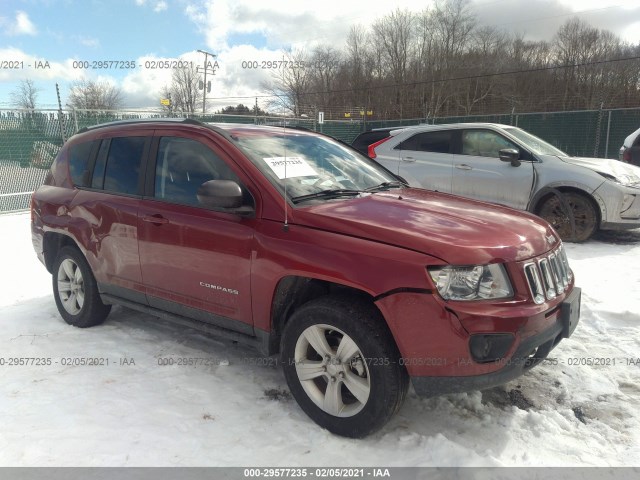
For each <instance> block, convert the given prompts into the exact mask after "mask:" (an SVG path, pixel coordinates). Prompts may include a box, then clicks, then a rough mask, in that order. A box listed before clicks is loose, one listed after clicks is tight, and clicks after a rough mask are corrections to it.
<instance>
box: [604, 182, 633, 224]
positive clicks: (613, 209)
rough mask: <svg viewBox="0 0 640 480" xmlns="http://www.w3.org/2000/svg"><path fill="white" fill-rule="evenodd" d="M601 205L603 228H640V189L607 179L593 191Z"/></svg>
mask: <svg viewBox="0 0 640 480" xmlns="http://www.w3.org/2000/svg"><path fill="white" fill-rule="evenodd" d="M593 195H594V197H595V198H596V200H597V201H598V204H599V205H600V211H601V214H602V219H601V222H600V228H601V229H603V230H626V229H633V228H640V189H637V188H631V187H625V186H622V185H618V184H616V183H614V182H611V181H606V182H604V183H603V184H602V185H600V187H598V188H597V189H596V190H595V191H594V192H593Z"/></svg>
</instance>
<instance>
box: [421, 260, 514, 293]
mask: <svg viewBox="0 0 640 480" xmlns="http://www.w3.org/2000/svg"><path fill="white" fill-rule="evenodd" d="M428 271H429V275H431V278H432V279H433V283H435V284H436V288H437V289H438V292H439V293H440V296H442V298H444V299H445V300H486V299H490V298H508V297H511V296H513V289H512V288H511V283H509V278H508V277H507V272H506V271H505V269H504V267H503V266H502V265H500V264H498V263H494V264H492V265H476V266H469V267H456V266H452V265H447V266H446V267H429V268H428Z"/></svg>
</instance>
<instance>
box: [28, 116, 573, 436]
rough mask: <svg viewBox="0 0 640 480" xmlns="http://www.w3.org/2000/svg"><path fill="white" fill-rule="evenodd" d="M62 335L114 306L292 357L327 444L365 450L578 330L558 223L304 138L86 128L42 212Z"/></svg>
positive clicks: (41, 198)
mask: <svg viewBox="0 0 640 480" xmlns="http://www.w3.org/2000/svg"><path fill="white" fill-rule="evenodd" d="M32 233H33V245H34V247H35V250H36V252H37V255H38V257H39V259H40V260H41V261H42V262H43V263H44V265H46V267H47V269H48V270H49V272H51V274H52V277H53V292H54V298H55V301H56V304H57V307H58V310H59V311H60V314H61V315H62V317H63V318H64V320H65V321H66V322H67V323H69V324H71V325H75V326H77V327H90V326H93V325H97V324H99V323H101V322H102V321H103V320H104V319H105V317H106V316H107V315H108V314H109V310H110V309H111V305H112V304H120V305H124V306H126V307H129V308H132V309H136V310H139V311H141V312H146V313H150V314H152V315H154V316H156V317H161V318H164V319H168V320H171V321H174V322H177V323H180V324H182V325H185V326H188V327H192V328H196V329H198V330H200V331H203V332H206V333H212V334H216V335H221V336H224V337H227V338H231V339H233V340H236V341H242V342H245V343H247V344H250V345H253V346H255V347H256V348H257V349H258V350H259V351H260V352H262V353H264V354H265V355H275V354H277V353H279V354H280V356H281V357H280V358H281V363H282V365H283V369H284V373H285V377H286V379H287V382H288V385H289V387H290V389H291V393H292V394H293V396H294V397H295V399H296V400H297V401H298V403H299V404H300V406H301V408H302V409H303V410H304V411H305V412H306V413H307V414H308V415H309V417H311V418H312V419H313V420H314V421H316V422H317V423H318V424H319V425H321V426H322V427H325V428H327V429H328V430H330V431H331V432H334V433H336V434H339V435H344V436H350V437H363V436H365V435H367V434H369V433H371V432H373V431H375V430H377V429H379V428H381V427H382V426H383V425H384V424H385V423H386V422H387V421H388V420H389V418H390V417H391V416H392V415H393V414H394V413H395V412H396V411H397V410H398V409H399V408H400V406H401V404H402V401H403V399H404V397H405V394H406V392H407V389H408V387H409V381H411V383H412V384H413V387H414V389H415V390H416V392H417V393H418V394H420V395H424V396H433V395H439V394H442V393H450V392H462V391H466V390H475V389H483V388H487V387H491V386H494V385H497V384H501V383H504V382H506V381H508V380H511V379H513V378H515V377H517V376H518V375H521V374H522V373H523V372H525V371H527V370H528V369H529V368H531V367H532V366H534V365H536V364H537V363H539V362H541V361H542V360H543V359H544V358H545V357H546V356H547V354H548V353H549V351H550V350H551V349H552V348H553V347H555V346H556V345H557V343H558V342H559V341H560V340H561V339H562V338H566V337H568V336H569V335H571V333H572V332H573V330H574V328H575V327H576V324H577V323H578V318H579V312H580V289H579V288H575V287H574V280H573V274H572V272H571V270H570V268H569V265H568V262H567V257H566V255H565V251H564V248H563V246H562V242H561V241H560V239H559V238H558V236H557V234H556V233H555V232H554V231H553V229H552V228H551V227H550V226H549V224H548V223H546V222H545V221H544V220H541V219H540V218H538V217H536V216H533V215H530V214H528V213H524V212H518V211H515V210H512V209H509V208H506V207H501V206H497V205H493V204H488V203H483V202H478V201H473V200H467V199H464V198H461V197H456V196H453V195H448V194H442V193H437V192H429V191H426V190H420V189H414V188H408V187H407V186H406V185H405V184H403V183H402V182H401V181H400V180H399V179H398V178H397V177H396V176H394V175H393V174H392V173H390V172H389V171H388V170H386V169H385V168H384V167H382V166H380V165H378V164H377V163H376V162H374V161H373V160H371V159H369V158H367V157H366V156H364V155H362V154H360V153H359V152H357V151H356V150H354V149H352V148H351V147H349V146H347V145H345V144H343V143H340V142H338V141H336V140H333V139H332V138H329V137H327V136H324V135H320V134H317V133H314V132H311V131H306V130H304V129H296V128H287V127H263V126H262V127H261V126H253V125H238V124H235V125H207V124H203V123H200V122H197V121H194V120H188V119H187V120H155V121H151V120H150V121H140V120H137V121H122V122H114V123H110V124H105V125H99V126H96V127H91V128H88V129H83V130H81V131H80V132H79V133H78V134H77V135H75V136H74V137H72V138H71V139H70V140H69V141H68V142H67V143H66V144H65V145H64V147H63V148H62V150H61V151H60V154H59V155H58V156H57V158H56V160H55V162H54V163H53V166H52V167H51V171H50V172H49V174H48V176H47V179H46V180H45V182H44V185H43V186H41V187H40V188H39V189H38V190H37V191H36V192H35V193H34V195H33V199H32Z"/></svg>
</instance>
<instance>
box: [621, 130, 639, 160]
mask: <svg viewBox="0 0 640 480" xmlns="http://www.w3.org/2000/svg"><path fill="white" fill-rule="evenodd" d="M618 158H619V159H620V160H622V161H623V162H627V163H631V164H633V165H640V128H639V129H638V130H636V131H635V132H633V133H632V134H631V135H629V136H628V137H627V138H625V139H624V143H623V144H622V146H621V147H620V153H619V154H618Z"/></svg>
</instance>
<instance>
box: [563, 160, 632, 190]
mask: <svg viewBox="0 0 640 480" xmlns="http://www.w3.org/2000/svg"><path fill="white" fill-rule="evenodd" d="M559 158H560V160H562V161H563V162H566V163H570V164H572V165H578V166H581V167H586V168H588V169H590V170H593V171H595V172H598V173H604V174H605V175H609V176H611V177H614V178H616V179H619V180H625V181H621V182H620V183H625V184H638V183H640V167H637V166H636V165H630V164H628V163H624V162H621V161H619V160H611V159H609V158H590V157H559Z"/></svg>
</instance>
